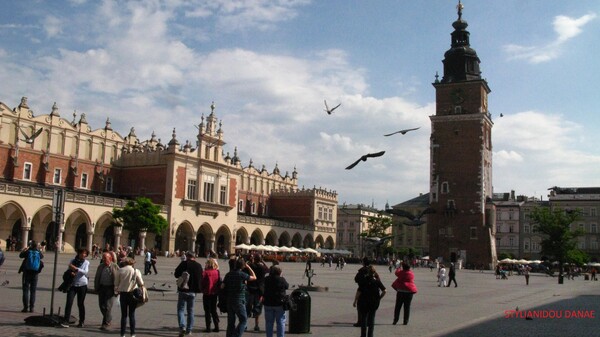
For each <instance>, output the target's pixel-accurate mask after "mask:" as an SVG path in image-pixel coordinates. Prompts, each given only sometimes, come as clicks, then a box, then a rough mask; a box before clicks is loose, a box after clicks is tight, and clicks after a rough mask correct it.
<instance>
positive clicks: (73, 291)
mask: <svg viewBox="0 0 600 337" xmlns="http://www.w3.org/2000/svg"><path fill="white" fill-rule="evenodd" d="M86 294H87V286H81V287H71V288H69V291H67V304H65V322H67V323H68V322H69V321H70V320H71V308H73V300H75V295H77V308H78V309H79V323H83V322H85V304H84V301H85V295H86Z"/></svg>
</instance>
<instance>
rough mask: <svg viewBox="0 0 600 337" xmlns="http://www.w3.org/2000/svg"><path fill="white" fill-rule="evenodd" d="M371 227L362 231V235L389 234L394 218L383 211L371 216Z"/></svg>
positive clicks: (369, 221) (369, 220)
mask: <svg viewBox="0 0 600 337" xmlns="http://www.w3.org/2000/svg"><path fill="white" fill-rule="evenodd" d="M367 222H368V223H369V228H368V229H367V230H366V231H364V232H362V233H361V235H362V236H366V237H378V238H382V237H384V236H386V235H388V229H389V228H390V227H392V219H391V218H390V217H388V216H383V214H382V213H379V214H377V215H376V216H371V217H369V218H368V219H367Z"/></svg>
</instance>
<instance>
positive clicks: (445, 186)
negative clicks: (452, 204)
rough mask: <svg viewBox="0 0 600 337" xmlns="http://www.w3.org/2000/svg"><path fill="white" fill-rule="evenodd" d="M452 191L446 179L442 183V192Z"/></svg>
mask: <svg viewBox="0 0 600 337" xmlns="http://www.w3.org/2000/svg"><path fill="white" fill-rule="evenodd" d="M449 192H450V187H449V186H448V182H447V181H444V182H443V183H442V194H447V193H449Z"/></svg>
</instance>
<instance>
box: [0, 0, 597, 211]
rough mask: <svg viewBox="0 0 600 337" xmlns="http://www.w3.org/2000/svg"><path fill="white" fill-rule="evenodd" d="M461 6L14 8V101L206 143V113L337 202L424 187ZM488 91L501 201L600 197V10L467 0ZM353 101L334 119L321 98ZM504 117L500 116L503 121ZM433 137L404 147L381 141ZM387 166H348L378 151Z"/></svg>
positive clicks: (7, 63) (4, 7)
mask: <svg viewBox="0 0 600 337" xmlns="http://www.w3.org/2000/svg"><path fill="white" fill-rule="evenodd" d="M456 4H457V1H454V0H447V1H446V0H444V1H442V0H436V1H384V0H381V1H341V0H340V1H336V0H332V1H310V0H279V1H275V0H273V1H266V0H248V1H230V0H211V1H202V0H196V1H194V0H191V1H177V0H173V1H86V0H71V1H33V0H30V1H27V0H24V1H2V2H0V64H2V66H1V67H0V79H1V81H0V101H2V102H3V103H5V104H7V105H8V106H10V107H14V106H17V105H18V104H19V101H20V98H21V97H22V96H27V97H28V98H29V106H30V107H31V109H32V110H33V111H34V113H35V114H36V115H40V114H47V113H49V112H50V111H51V107H52V104H53V102H57V104H58V106H59V109H60V113H61V116H62V117H64V118H67V119H69V120H71V119H72V113H73V111H74V110H77V111H78V113H86V116H87V120H88V122H89V123H90V126H91V127H92V129H96V128H102V127H104V122H105V120H106V118H107V117H109V118H110V120H111V122H112V125H113V129H115V130H116V131H118V132H120V133H121V134H122V135H123V136H126V135H127V133H128V132H129V129H130V128H131V127H135V130H136V134H137V135H138V137H140V138H142V139H148V138H150V135H151V133H152V132H153V131H155V132H156V134H157V137H159V138H161V139H162V140H163V142H164V143H166V142H168V140H169V139H170V137H171V132H172V129H173V128H176V130H177V138H178V140H179V141H180V142H181V143H184V142H185V140H190V141H192V140H194V139H195V136H196V132H197V131H196V128H195V127H194V125H197V124H199V123H200V117H201V115H202V114H204V115H207V114H208V113H210V105H211V102H212V101H215V104H216V106H217V108H216V114H217V117H218V118H219V119H221V120H222V122H223V130H224V138H225V141H226V142H227V145H226V146H225V151H226V152H231V153H233V149H234V147H236V146H237V148H238V152H239V155H240V157H241V159H242V164H243V166H247V165H248V163H249V161H250V159H252V161H253V163H254V166H256V167H259V168H260V167H261V166H262V165H263V164H264V165H265V166H266V168H267V170H269V171H272V170H273V168H274V167H275V164H276V163H277V164H278V166H279V168H280V169H281V171H282V172H285V171H289V172H291V171H293V170H294V167H296V168H297V171H298V173H299V185H300V187H302V186H306V187H313V186H317V187H323V188H326V189H328V190H334V191H336V192H337V193H338V199H339V201H340V203H343V202H347V203H366V204H371V203H374V205H375V206H376V207H379V208H383V207H384V205H385V203H386V202H389V203H390V204H392V205H393V204H397V203H400V202H403V201H405V200H408V199H410V198H413V197H415V196H417V195H419V193H426V192H428V186H429V135H430V131H431V127H430V121H429V116H430V115H432V114H434V113H435V91H434V89H433V87H432V86H431V83H432V82H433V81H434V75H435V73H436V71H438V72H440V74H441V73H442V72H443V68H442V59H443V55H444V52H445V51H446V50H448V49H449V47H450V33H451V32H452V30H453V28H452V22H453V21H455V20H456V18H457V14H456ZM463 4H464V6H465V9H464V11H463V19H465V20H466V21H467V22H468V23H469V27H468V30H469V31H470V33H471V46H472V47H473V48H474V49H475V50H476V51H477V53H478V56H479V58H480V59H481V69H482V76H483V77H484V78H486V79H487V81H488V84H489V86H490V88H491V89H492V93H491V94H490V97H489V109H490V111H491V113H492V116H493V120H494V128H493V151H494V157H493V183H494V192H508V191H510V190H515V191H516V193H517V194H524V195H528V196H537V197H543V198H544V199H546V198H547V189H548V188H549V187H551V186H555V185H557V186H563V187H566V186H600V174H599V173H600V169H599V167H600V150H599V147H598V146H597V144H599V143H600V136H599V135H598V132H597V131H598V130H599V129H600V117H599V115H600V111H598V108H597V100H598V99H597V97H598V94H597V88H596V86H595V85H594V84H593V83H595V81H596V80H597V79H598V78H600V67H599V63H598V52H599V51H600V48H598V45H599V42H600V41H598V40H599V37H600V20H599V18H598V17H597V16H598V13H599V12H600V1H547V0H537V1H517V0H514V1H491V0H489V1H487V0H485V1H484V0H478V1H474V0H465V1H463ZM324 99H327V101H328V102H329V103H330V105H334V104H337V103H342V105H341V107H340V108H339V109H337V110H336V111H335V112H334V113H333V114H332V115H327V114H326V113H325V112H324V111H323V107H324V106H323V100H324ZM500 113H502V114H503V116H504V117H502V118H500V117H499V116H500ZM412 127H420V129H419V130H417V131H414V132H411V133H408V134H406V135H404V136H400V135H399V136H395V137H383V136H382V135H383V134H385V133H389V132H393V131H396V130H400V129H404V128H412ZM381 150H385V151H386V154H385V155H384V156H383V157H380V158H376V159H370V160H368V161H367V162H363V163H360V164H359V165H358V166H357V167H355V168H354V169H353V170H351V171H346V170H344V168H345V167H346V166H347V165H349V164H350V163H352V162H353V161H354V160H356V159H357V158H359V157H360V156H361V155H363V154H365V153H369V152H376V151H381Z"/></svg>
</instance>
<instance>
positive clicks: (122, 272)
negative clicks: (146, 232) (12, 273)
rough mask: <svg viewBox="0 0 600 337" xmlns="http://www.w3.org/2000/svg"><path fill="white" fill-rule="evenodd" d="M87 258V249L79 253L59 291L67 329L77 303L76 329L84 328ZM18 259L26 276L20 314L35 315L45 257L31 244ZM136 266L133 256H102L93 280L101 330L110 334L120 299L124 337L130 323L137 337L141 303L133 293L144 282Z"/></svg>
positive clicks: (109, 253)
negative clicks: (114, 313) (29, 313)
mask: <svg viewBox="0 0 600 337" xmlns="http://www.w3.org/2000/svg"><path fill="white" fill-rule="evenodd" d="M88 254H89V252H88V250H87V249H85V248H80V249H78V250H77V255H76V256H75V257H74V258H73V259H71V260H70V261H69V265H68V267H67V270H66V271H65V272H64V274H63V283H62V284H61V286H60V287H59V290H61V291H62V292H64V293H66V304H65V311H64V315H63V317H62V322H61V324H60V325H61V326H62V327H65V328H68V327H70V325H71V310H72V308H73V304H74V302H75V299H77V309H78V314H79V317H78V318H79V320H78V324H77V325H76V326H77V327H78V328H82V327H84V326H85V319H86V307H85V299H86V295H87V293H88V283H89V278H88V274H89V268H90V262H89V261H88V260H87V257H88ZM19 257H20V258H22V259H23V262H22V264H21V268H20V269H19V271H20V272H22V273H23V281H22V285H23V287H22V289H23V310H21V311H22V312H33V311H34V307H35V297H36V296H35V295H36V289H37V281H38V275H39V273H40V272H41V269H42V268H43V261H42V259H43V258H44V255H43V253H42V252H41V251H40V250H39V247H38V244H37V243H36V242H35V241H32V242H30V245H29V247H27V248H25V249H23V251H21V253H20V254H19ZM117 261H118V262H117ZM134 264H135V260H134V259H133V256H130V257H127V256H126V257H123V258H122V259H120V260H117V255H116V254H115V252H113V251H105V252H103V254H102V261H101V263H100V264H99V266H98V269H97V270H96V275H95V277H94V289H95V290H96V291H97V293H98V305H99V307H100V312H101V314H102V325H101V327H100V329H102V330H108V328H109V327H110V325H111V323H112V314H111V312H112V306H113V303H114V301H115V298H116V297H117V296H118V298H119V302H120V307H121V336H125V331H126V327H127V321H128V320H129V328H130V333H131V336H133V337H134V336H135V309H136V308H137V306H138V302H139V301H138V300H137V299H135V298H134V295H133V292H134V290H135V289H136V288H140V287H143V286H144V281H143V279H142V275H141V273H140V271H139V270H138V269H135V268H134Z"/></svg>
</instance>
